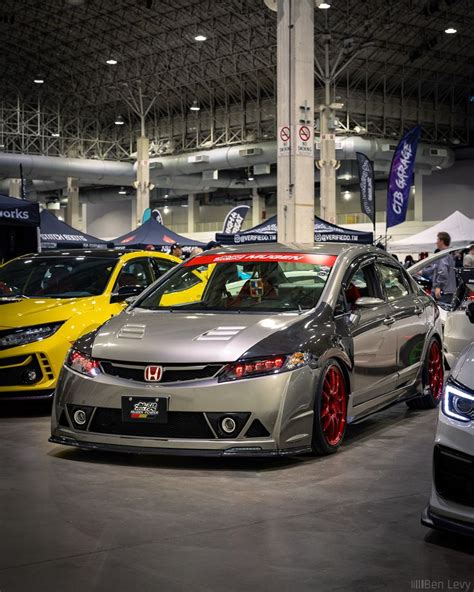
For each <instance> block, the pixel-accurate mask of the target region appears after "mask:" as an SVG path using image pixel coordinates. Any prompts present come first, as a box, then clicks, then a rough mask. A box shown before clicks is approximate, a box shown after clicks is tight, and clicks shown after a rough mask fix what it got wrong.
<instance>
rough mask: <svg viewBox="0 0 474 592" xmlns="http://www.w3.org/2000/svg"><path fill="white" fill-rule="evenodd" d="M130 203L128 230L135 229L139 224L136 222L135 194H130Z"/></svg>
mask: <svg viewBox="0 0 474 592" xmlns="http://www.w3.org/2000/svg"><path fill="white" fill-rule="evenodd" d="M130 205H131V217H130V224H131V228H130V230H135V228H137V226H139V224H137V198H136V196H135V195H132V199H131V200H130Z"/></svg>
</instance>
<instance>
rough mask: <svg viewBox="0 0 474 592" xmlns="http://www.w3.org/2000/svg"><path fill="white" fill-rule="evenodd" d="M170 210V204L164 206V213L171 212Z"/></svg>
mask: <svg viewBox="0 0 474 592" xmlns="http://www.w3.org/2000/svg"><path fill="white" fill-rule="evenodd" d="M169 211H170V209H169V207H168V206H165V207H164V208H163V213H164V214H169Z"/></svg>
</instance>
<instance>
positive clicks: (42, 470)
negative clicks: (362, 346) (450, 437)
mask: <svg viewBox="0 0 474 592" xmlns="http://www.w3.org/2000/svg"><path fill="white" fill-rule="evenodd" d="M47 413H48V411H47V410H45V409H44V407H43V408H41V407H39V408H38V407H36V406H31V405H30V406H29V407H28V408H26V409H25V407H24V404H23V405H16V406H8V407H5V405H4V404H3V405H2V406H1V407H0V590H1V592H17V591H28V592H30V591H43V590H48V592H55V591H56V590H57V591H61V592H69V591H74V592H76V591H77V592H79V591H81V592H88V591H100V592H107V591H109V590H113V591H114V592H121V591H124V592H125V591H126V592H131V591H135V590H136V591H140V592H145V591H146V592H147V591H150V592H151V591H153V592H157V591H160V592H184V591H186V592H190V591H199V592H213V591H216V592H217V591H219V592H222V591H225V592H233V591H236V592H237V591H238V592H247V591H248V592H257V591H269V590H271V591H275V592H280V591H292V592H293V591H297V592H302V591H306V590H308V591H311V592H316V591H323V592H329V591H338V592H342V591H350V592H355V591H359V590H360V591H363V592H369V591H379V590H390V591H392V590H394V591H398V590H400V591H408V590H412V589H422V588H421V585H422V584H421V583H420V581H421V580H429V582H428V583H429V584H430V585H431V589H433V582H434V584H435V585H436V584H437V585H438V588H436V589H438V590H440V589H443V590H448V589H457V590H463V591H470V590H474V561H473V555H474V542H471V541H468V540H466V539H462V538H456V537H452V536H450V535H446V534H441V533H435V532H431V531H429V530H427V529H425V528H423V527H422V526H421V525H420V521H419V518H420V512H421V510H422V508H423V506H424V505H425V503H426V501H427V499H428V495H429V490H430V472H431V466H430V464H431V452H432V442H433V436H434V430H435V422H436V412H417V413H415V412H409V411H408V410H406V408H405V407H404V406H399V407H395V408H392V409H390V410H388V411H386V412H384V413H382V414H379V416H378V417H377V418H374V419H372V420H370V421H367V422H366V423H364V424H362V425H360V426H353V427H352V428H350V429H349V433H348V437H347V440H346V444H345V446H344V447H343V449H341V451H340V452H339V453H338V454H337V455H335V456H332V457H328V458H320V459H315V458H299V459H292V460H285V461H273V462H267V461H258V462H257V461H245V462H244V461H239V460H232V459H229V460H217V459H213V460H200V459H183V458H169V457H166V458H163V457H162V458H160V457H138V456H134V455H133V456H129V455H125V454H124V455H122V454H104V453H90V454H88V453H83V452H80V451H76V450H74V449H68V448H63V447H60V446H56V445H52V444H49V443H48V441H47V438H48V435H49V417H48V414H47ZM415 581H418V583H416V582H415ZM423 585H425V588H424V589H430V588H427V587H426V586H427V585H426V583H425V584H423ZM417 586H418V588H417ZM449 586H451V588H449ZM453 586H458V587H457V588H454V587H453Z"/></svg>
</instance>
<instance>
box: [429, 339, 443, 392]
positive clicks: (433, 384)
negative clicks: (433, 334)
mask: <svg viewBox="0 0 474 592" xmlns="http://www.w3.org/2000/svg"><path fill="white" fill-rule="evenodd" d="M443 378H444V368H443V356H442V355H441V348H440V345H439V343H438V342H437V341H436V340H434V341H433V342H432V343H431V346H430V350H429V352H428V383H429V387H430V389H431V395H432V396H433V399H435V400H436V401H439V400H440V399H441V395H442V394H443Z"/></svg>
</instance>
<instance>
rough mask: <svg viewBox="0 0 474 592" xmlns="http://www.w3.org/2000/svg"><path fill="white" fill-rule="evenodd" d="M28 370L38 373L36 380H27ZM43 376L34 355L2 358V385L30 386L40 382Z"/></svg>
mask: <svg viewBox="0 0 474 592" xmlns="http://www.w3.org/2000/svg"><path fill="white" fill-rule="evenodd" d="M28 371H34V372H35V373H36V378H35V379H34V380H27V377H26V373H27V372H28ZM42 378H43V373H42V371H41V368H40V365H39V364H38V360H37V358H36V356H34V355H28V356H15V357H11V358H1V359H0V386H26V385H28V386H29V385H32V384H35V383H37V382H39V381H40V380H41V379H42Z"/></svg>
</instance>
